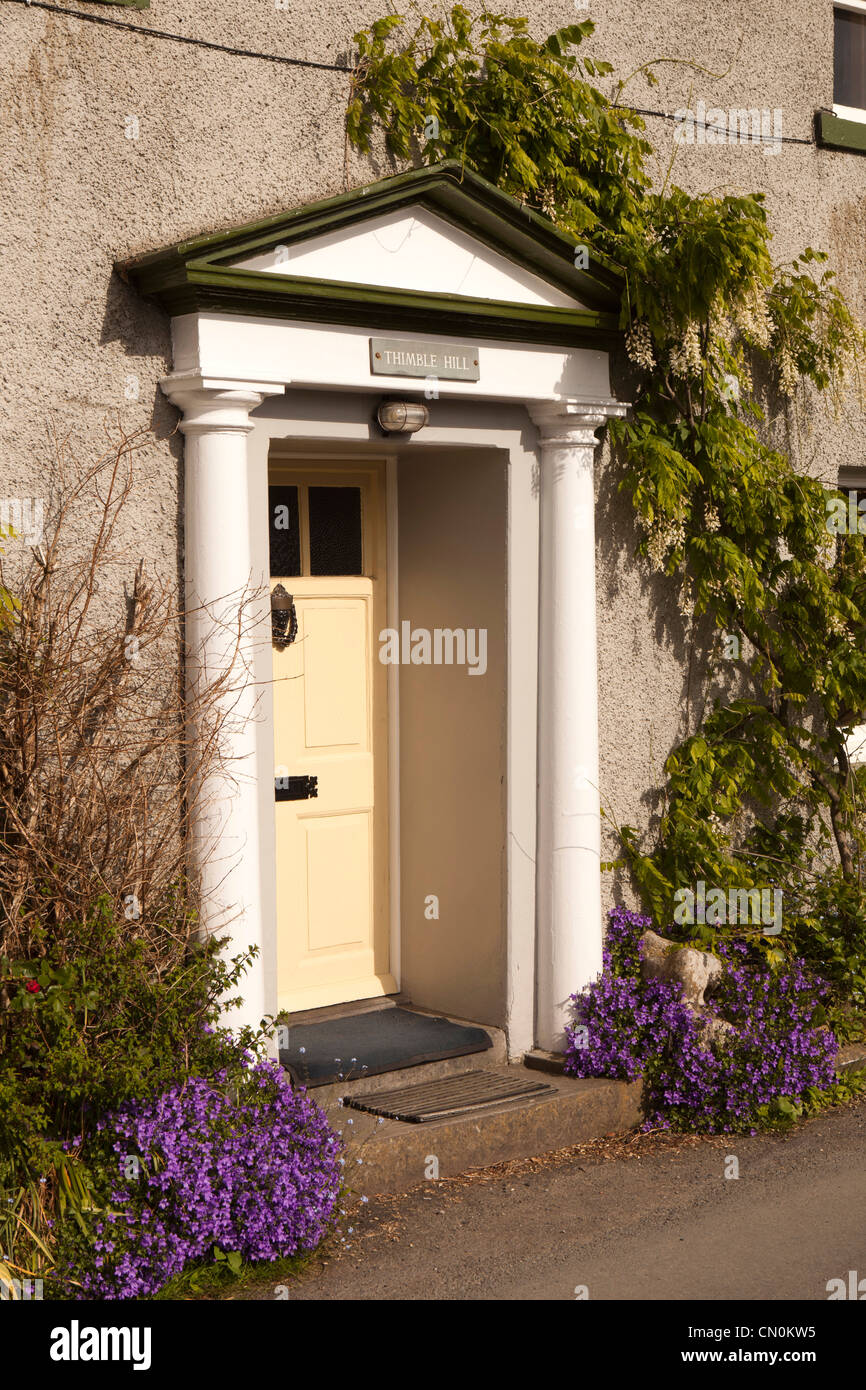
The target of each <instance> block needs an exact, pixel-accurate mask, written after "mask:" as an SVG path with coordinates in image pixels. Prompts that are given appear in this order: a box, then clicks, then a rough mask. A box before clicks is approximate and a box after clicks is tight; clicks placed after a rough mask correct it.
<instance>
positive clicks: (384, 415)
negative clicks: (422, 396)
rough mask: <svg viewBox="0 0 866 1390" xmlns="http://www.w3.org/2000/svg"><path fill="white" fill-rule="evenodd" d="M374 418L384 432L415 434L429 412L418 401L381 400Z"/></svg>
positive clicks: (428, 415)
mask: <svg viewBox="0 0 866 1390" xmlns="http://www.w3.org/2000/svg"><path fill="white" fill-rule="evenodd" d="M376 419H377V420H378V421H379V427H380V429H382V430H384V432H385V434H415V433H416V432H417V431H418V430H421V429H423V428H424V426H425V425H426V424H427V422H428V421H429V419H430V412H429V410H428V409H427V407H426V405H422V404H421V402H420V401H383V402H382V404H381V405H380V406H379V409H378V410H377V412H376Z"/></svg>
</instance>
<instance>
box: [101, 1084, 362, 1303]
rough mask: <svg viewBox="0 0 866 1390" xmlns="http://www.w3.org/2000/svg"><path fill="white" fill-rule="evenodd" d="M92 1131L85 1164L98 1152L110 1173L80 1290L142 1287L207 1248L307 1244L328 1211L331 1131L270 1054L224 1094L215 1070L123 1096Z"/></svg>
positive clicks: (335, 1169) (272, 1249) (335, 1166)
mask: <svg viewBox="0 0 866 1390" xmlns="http://www.w3.org/2000/svg"><path fill="white" fill-rule="evenodd" d="M248 1060H249V1059H248ZM97 1131H98V1134H97V1135H96V1136H92V1137H91V1138H89V1139H85V1141H84V1144H85V1154H86V1155H87V1154H88V1153H89V1151H91V1150H96V1151H97V1153H96V1155H95V1157H94V1166H98V1165H99V1164H100V1162H101V1161H105V1160H106V1159H107V1164H108V1166H107V1171H108V1172H110V1173H111V1171H112V1169H113V1173H112V1179H113V1181H112V1183H111V1187H110V1192H106V1193H105V1198H106V1201H110V1203H111V1205H110V1207H108V1208H107V1209H104V1210H103V1211H102V1212H101V1214H100V1215H99V1216H98V1217H97V1218H96V1219H95V1222H94V1228H95V1233H96V1238H95V1241H94V1249H95V1252H96V1254H95V1258H94V1262H93V1268H92V1269H91V1270H89V1271H88V1272H87V1273H86V1274H85V1276H84V1279H83V1290H82V1291H83V1293H84V1295H85V1296H90V1297H100V1298H134V1297H140V1296H142V1295H148V1294H152V1293H154V1292H156V1291H157V1290H158V1289H159V1288H161V1287H162V1285H163V1284H165V1283H166V1281H167V1280H168V1279H169V1278H170V1277H171V1276H172V1275H174V1274H177V1273H179V1272H180V1271H181V1270H182V1269H183V1268H184V1267H185V1266H186V1265H187V1264H189V1263H190V1262H191V1261H195V1260H199V1259H203V1258H206V1257H209V1258H212V1257H213V1255H214V1254H215V1253H224V1252H226V1251H228V1252H232V1253H233V1252H237V1253H238V1254H239V1255H240V1256H241V1257H242V1258H243V1259H244V1260H250V1261H256V1260H274V1259H278V1258H281V1257H284V1256H288V1255H294V1254H296V1253H297V1252H299V1251H302V1250H311V1249H313V1248H314V1247H315V1246H316V1245H317V1244H318V1243H319V1241H320V1240H321V1239H322V1237H323V1236H324V1235H325V1233H326V1231H327V1230H328V1228H329V1225H330V1224H331V1221H332V1218H333V1217H334V1214H335V1207H336V1203H337V1198H338V1195H339V1191H340V1184H341V1172H342V1158H341V1155H340V1142H339V1139H338V1138H337V1135H336V1134H335V1133H334V1131H333V1130H332V1129H331V1128H330V1126H329V1125H328V1122H327V1119H326V1117H325V1114H324V1112H323V1111H322V1110H320V1109H319V1107H318V1106H317V1105H316V1104H315V1102H314V1101H312V1100H311V1099H309V1098H308V1096H307V1095H306V1094H305V1093H304V1092H303V1091H300V1092H296V1091H292V1089H291V1087H290V1086H289V1084H288V1082H287V1081H286V1080H285V1077H284V1075H283V1073H282V1071H281V1069H280V1068H279V1066H278V1065H277V1064H276V1063H272V1062H260V1063H257V1064H255V1065H252V1066H249V1067H248V1070H247V1071H246V1074H245V1076H244V1077H243V1078H242V1080H241V1082H240V1083H239V1084H236V1088H235V1090H234V1093H233V1088H232V1086H231V1084H230V1079H229V1076H228V1073H227V1072H225V1071H223V1072H221V1073H219V1074H218V1075H217V1076H216V1077H215V1078H214V1080H213V1082H209V1081H206V1080H204V1079H203V1078H201V1077H193V1078H191V1079H189V1080H188V1081H186V1082H184V1083H182V1084H180V1085H177V1086H173V1087H172V1088H171V1089H170V1090H168V1091H166V1092H164V1093H163V1094H161V1095H159V1096H158V1097H156V1098H155V1099H152V1100H144V1101H130V1102H127V1104H125V1105H124V1106H122V1107H121V1108H120V1109H119V1110H117V1111H116V1112H115V1113H113V1114H111V1115H108V1116H106V1117H105V1119H103V1120H100V1121H99V1123H98V1125H97ZM214 1247H216V1248H217V1249H216V1250H215V1249H214Z"/></svg>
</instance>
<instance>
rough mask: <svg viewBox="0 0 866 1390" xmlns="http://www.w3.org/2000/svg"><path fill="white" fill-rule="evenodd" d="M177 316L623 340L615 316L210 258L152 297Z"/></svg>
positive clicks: (581, 342)
mask: <svg viewBox="0 0 866 1390" xmlns="http://www.w3.org/2000/svg"><path fill="white" fill-rule="evenodd" d="M153 297H154V298H156V299H157V300H158V301H159V303H160V304H162V305H163V307H164V308H165V309H166V311H167V312H168V313H169V314H171V315H172V316H174V315H178V314H190V313H220V314H243V315H247V316H250V315H254V316H262V317H266V318H281V319H289V320H301V321H310V322H313V323H324V324H348V325H352V326H355V327H368V328H383V329H399V330H402V331H406V332H417V331H418V329H419V326H423V329H424V331H425V332H427V333H440V334H442V335H443V336H448V335H457V336H460V335H463V336H469V337H473V338H496V339H502V340H506V341H518V342H530V343H545V344H548V345H553V346H563V347H581V346H596V347H598V346H600V340H601V339H604V341H605V342H610V343H612V342H613V341H614V340H615V339H616V337H617V334H618V331H619V329H618V325H619V317H618V315H617V314H607V313H600V312H598V311H597V310H578V309H561V308H551V307H548V306H546V305H534V304H513V303H510V302H506V301H499V300H494V299H470V298H460V299H459V300H455V299H454V298H453V297H452V296H450V295H442V294H429V293H427V292H422V291H419V290H396V289H388V288H384V287H381V286H378V285H355V284H348V283H343V282H340V281H336V280H314V279H310V278H307V277H304V276H290V275H280V276H279V277H277V276H274V275H270V274H267V273H266V272H264V271H256V270H237V269H229V268H218V267H215V266H213V265H210V264H208V262H207V261H205V260H204V259H200V260H197V261H192V262H189V263H188V264H187V265H186V267H185V274H184V275H182V276H175V277H173V280H172V283H171V284H170V285H163V286H161V287H160V288H159V289H157V290H156V291H155V292H154V296H153Z"/></svg>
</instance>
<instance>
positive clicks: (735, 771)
mask: <svg viewBox="0 0 866 1390" xmlns="http://www.w3.org/2000/svg"><path fill="white" fill-rule="evenodd" d="M593 31H594V26H593V25H592V23H590V22H589V21H587V22H585V23H580V24H572V25H569V26H567V27H565V28H563V29H560V30H558V31H557V32H556V33H554V34H551V35H550V36H549V37H548V38H546V39H543V40H536V39H535V38H533V37H532V36H531V34H530V33H529V25H528V21H527V20H526V19H519V18H518V19H515V18H509V17H506V16H503V15H498V14H495V13H492V12H490V11H487V10H482V11H481V12H480V13H479V14H476V15H472V14H470V13H469V11H468V10H467V9H466V8H465V7H464V6H462V5H455V6H454V7H453V8H452V9H451V10H450V12H449V13H447V14H445V15H444V17H443V18H441V19H431V18H426V17H425V18H422V19H420V21H418V22H417V23H415V24H414V26H407V25H406V23H405V21H404V19H403V18H402V17H401V16H398V15H388V16H387V17H384V18H382V19H379V20H377V21H376V22H375V23H373V24H372V25H371V26H370V27H369V28H368V29H366V30H364V31H362V32H361V33H359V34H356V36H355V42H356V44H357V47H358V63H357V67H356V69H355V72H354V76H353V81H352V89H351V93H350V98H349V105H348V111H347V133H348V138H349V140H350V141H351V143H352V144H353V145H354V146H355V147H356V148H357V149H358V150H360V151H367V150H369V149H370V148H371V144H370V142H371V139H372V136H373V133H374V131H377V132H379V133H380V134H383V135H384V138H385V141H386V144H387V147H388V149H389V151H390V152H391V154H392V155H393V156H394V157H395V158H396V159H397V160H400V161H409V160H411V161H413V162H415V163H420V162H427V163H432V162H436V161H439V160H443V159H456V160H459V161H460V162H461V163H462V164H463V165H464V166H465V167H466V168H469V169H472V170H475V171H476V172H478V173H480V174H482V175H483V176H485V177H486V178H488V179H489V180H491V181H492V182H494V183H495V184H497V185H498V186H499V187H500V188H501V189H503V190H504V191H505V192H507V193H510V194H512V195H513V196H515V197H517V198H518V199H520V200H521V201H523V202H525V203H526V204H527V205H529V206H530V207H532V208H533V209H535V210H537V211H539V212H541V213H543V214H545V215H546V216H547V217H549V218H550V219H551V220H552V221H553V222H555V223H556V224H557V225H558V226H560V227H561V228H562V229H564V230H566V231H567V232H569V233H571V234H572V235H573V236H574V237H576V238H583V237H586V238H587V239H589V240H590V242H591V245H592V247H593V252H594V253H596V254H598V255H599V256H600V257H602V258H605V259H606V260H607V261H608V263H611V262H612V263H614V264H615V265H617V266H618V267H620V268H621V271H622V282H623V295H622V315H621V325H622V328H623V330H624V333H625V346H626V351H627V354H628V357H629V359H630V363H631V366H632V368H633V369H634V373H635V383H634V387H633V392H632V395H633V400H634V409H633V411H632V413H631V415H630V417H629V418H628V419H627V420H623V421H615V422H613V423H612V424H611V425H610V427H609V428H610V434H611V437H612V442H613V445H614V447H615V449H616V453H617V458H618V460H619V461H620V463H621V466H622V477H621V483H620V485H621V487H622V488H623V489H625V490H626V491H627V493H628V494H629V495H630V497H631V500H632V503H633V506H634V511H635V515H636V519H637V522H638V524H639V528H640V541H639V544H638V552H639V554H640V555H641V556H642V557H643V559H644V561H645V563H646V565H647V567H648V569H649V570H650V571H654V572H656V573H657V574H658V575H660V576H666V577H667V579H668V580H669V581H670V586H669V589H668V590H667V591H666V592H670V591H671V590H673V589H674V587H675V588H676V591H677V594H678V604H677V606H678V608H679V614H677V613H676V612H674V611H673V604H667V605H666V606H665V613H666V617H667V620H668V621H669V622H671V623H672V624H678V625H680V631H681V632H682V626H683V625H685V630H686V635H687V636H688V638H689V640H690V641H692V642H693V643H694V644H695V648H696V650H697V649H699V648H700V646H701V644H703V651H704V652H705V655H706V658H707V660H706V674H707V678H708V679H711V678H713V677H714V676H715V677H718V676H719V675H720V674H721V675H723V676H724V686H725V688H726V689H728V690H729V691H730V692H731V693H730V694H729V695H728V696H727V697H725V698H718V699H716V700H715V701H714V702H713V703H712V704H711V706H710V707H709V708H708V709H707V710H706V712H705V714H704V716H703V718H702V719H701V722H700V724H699V727H698V728H697V729H696V730H694V731H690V732H688V735H687V737H685V738H684V740H683V741H682V742H681V743H680V744H679V745H678V746H677V747H675V748H674V749H673V750H672V751H671V753H670V755H669V757H668V759H667V762H666V783H665V786H664V788H663V789H662V790H661V793H660V799H659V805H658V806H657V808H656V810H657V815H656V817H655V822H654V826H653V831H652V833H651V835H649V836H646V835H644V836H641V835H639V834H638V832H637V831H636V830H635V829H634V828H632V827H628V826H625V827H622V829H621V835H622V840H623V845H624V850H625V862H626V863H627V864H628V866H629V867H630V870H631V872H632V874H633V877H634V880H635V882H636V884H637V886H638V888H639V890H640V892H641V894H642V896H643V899H644V903H645V906H646V907H647V908H649V909H650V910H651V911H652V912H653V914H654V916H655V917H656V920H657V921H659V922H664V923H668V924H671V926H672V927H673V926H674V923H675V918H674V910H675V903H676V901H677V893H678V890H679V889H681V888H683V887H685V886H688V885H693V884H694V883H695V881H696V880H698V879H703V880H705V882H706V883H708V884H713V885H718V886H719V887H721V888H723V889H727V888H730V887H734V888H738V889H743V888H746V889H747V888H752V887H764V886H772V887H773V888H777V887H778V888H781V889H783V890H784V905H785V906H784V930H783V932H782V933H781V935H780V936H778V937H776V936H769V935H763V932H764V928H763V927H762V926H761V925H760V924H759V925H757V926H756V927H754V928H753V929H751V932H752V936H753V937H754V939H755V943H756V944H757V945H758V946H759V947H760V948H762V949H763V950H764V951H765V953H766V954H767V955H768V957H769V958H770V960H771V961H773V960H781V959H783V958H784V955H785V953H786V951H787V950H797V951H799V952H800V953H801V954H805V955H806V956H807V957H808V958H810V959H812V960H813V961H815V962H816V963H818V964H820V966H821V968H822V969H823V971H824V972H825V973H827V974H829V975H830V976H831V978H833V979H834V980H835V982H836V984H837V986H838V987H839V989H840V992H842V993H844V994H845V995H847V996H848V997H849V998H853V999H854V1000H855V1001H857V1002H859V1003H861V1004H862V1003H864V1002H866V894H864V885H863V848H864V828H863V818H862V804H863V797H864V790H866V774H864V772H863V771H860V770H858V769H857V768H856V767H855V766H852V764H851V763H850V761H849V758H848V753H847V748H846V742H847V739H848V736H849V734H850V731H851V730H852V728H853V727H854V726H856V725H857V724H859V723H860V722H862V721H863V720H864V718H866V643H864V636H866V634H864V616H866V556H864V543H863V536H862V535H860V534H859V532H856V533H849V531H848V529H847V527H846V526H843V525H842V522H841V518H842V516H843V514H844V515H845V516H847V510H846V508H847V502H846V501H845V499H844V498H843V497H842V496H841V494H838V493H835V492H831V491H828V489H827V488H825V486H824V485H823V484H822V483H821V482H819V481H817V480H816V479H815V478H813V477H812V476H809V475H808V474H806V473H804V472H802V471H799V470H798V469H797V468H796V467H795V466H794V465H793V463H792V461H791V458H790V457H789V456H788V454H787V453H785V452H784V451H782V450H781V449H779V448H778V447H773V445H772V443H771V442H769V441H770V438H771V437H772V436H773V434H774V432H773V431H772V430H771V429H770V428H769V426H770V424H771V420H770V418H769V412H770V411H771V410H773V409H779V408H781V409H784V408H785V407H787V408H788V410H789V412H790V413H791V414H792V415H793V416H795V417H796V410H797V408H798V407H800V408H802V407H803V406H804V405H806V404H810V405H811V404H812V403H814V401H815V399H816V398H817V397H819V396H823V397H825V398H826V399H827V402H828V404H830V403H831V402H833V401H838V400H839V399H840V398H841V396H842V394H843V393H844V392H845V391H846V389H849V387H850V385H851V382H852V379H853V378H854V377H856V374H857V368H858V364H859V361H860V358H861V354H862V350H863V347H864V335H863V332H862V330H861V328H860V326H859V325H858V324H857V323H856V321H855V319H854V318H853V316H852V314H851V312H850V310H849V308H848V306H847V304H846V302H845V299H844V298H843V296H842V294H841V293H840V291H839V289H838V287H837V285H836V282H835V278H834V274H833V271H832V270H831V269H829V268H828V266H827V263H826V262H827V257H826V255H825V254H824V253H823V252H820V251H816V250H813V249H811V248H807V249H805V250H804V251H803V252H802V254H801V255H799V256H798V257H796V258H795V259H794V260H793V261H791V262H788V263H786V264H782V265H777V264H775V263H774V260H773V256H772V245H771V243H772V233H771V228H770V224H769V220H768V216H767V210H766V207H765V203H764V199H763V196H762V194H761V193H760V192H755V193H753V194H751V195H749V196H740V197H737V196H732V195H726V196H711V195H708V194H704V195H697V196H696V195H692V194H689V193H686V192H685V191H683V190H682V189H681V188H678V187H676V185H675V184H673V183H672V182H671V173H672V169H669V170H668V173H667V176H666V178H665V180H664V184H663V186H661V187H659V186H657V184H654V183H653V182H652V180H651V177H650V172H649V156H650V155H651V153H652V147H651V146H650V144H649V142H648V141H647V139H646V135H645V126H644V122H643V120H642V118H641V117H640V115H639V114H637V113H636V112H635V111H634V110H633V109H630V108H629V106H628V104H627V102H626V93H627V88H628V84H629V82H630V81H631V80H632V79H631V78H629V79H626V80H620V81H617V79H616V77H615V76H614V74H613V69H612V67H611V65H610V64H609V63H604V62H600V61H598V60H597V59H595V58H591V57H587V56H581V55H580V53H579V51H578V50H579V49H580V46H581V44H582V43H583V42H584V40H586V39H587V38H589V37H590V35H591V34H592V33H593ZM638 76H640V77H642V78H643V80H645V81H647V82H649V83H650V84H654V83H655V81H656V79H655V76H654V74H653V71H652V64H649V65H648V66H646V67H644V68H642V69H641V70H640V71H639V74H638ZM603 84H606V85H607V86H609V87H610V89H611V90H610V94H607V95H606V94H605V93H604V92H603V91H602V90H601V85H603ZM775 434H778V431H775ZM834 517H836V518H837V521H838V524H836V525H835V527H834V525H833V524H832V522H833V518H834ZM698 654H700V652H699V651H698ZM717 926H718V924H717V923H716V924H714V923H711V922H707V923H706V924H702V925H700V926H699V925H695V924H691V925H689V926H688V928H687V930H686V929H684V934H687V935H688V936H689V937H690V938H692V939H695V938H697V939H704V940H705V941H706V942H707V944H710V943H711V941H712V940H713V939H714V932H715V930H716V929H717ZM674 929H675V928H674ZM746 934H747V935H748V931H747V932H746Z"/></svg>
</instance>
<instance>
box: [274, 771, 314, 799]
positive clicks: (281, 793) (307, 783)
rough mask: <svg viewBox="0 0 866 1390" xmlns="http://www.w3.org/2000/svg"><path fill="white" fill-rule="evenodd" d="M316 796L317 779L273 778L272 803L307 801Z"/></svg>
mask: <svg viewBox="0 0 866 1390" xmlns="http://www.w3.org/2000/svg"><path fill="white" fill-rule="evenodd" d="M318 795H319V779H318V777H275V778H274V801H309V800H310V798H311V797H314V796H318Z"/></svg>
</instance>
